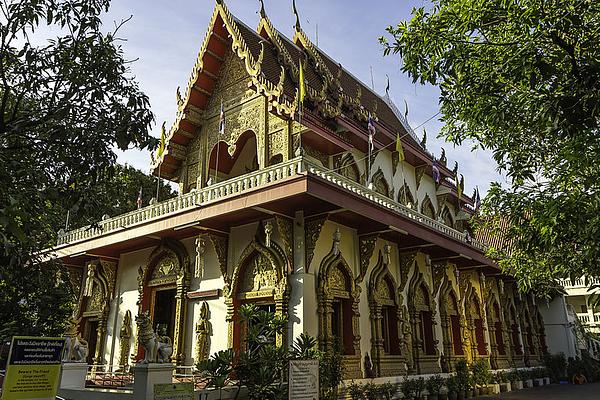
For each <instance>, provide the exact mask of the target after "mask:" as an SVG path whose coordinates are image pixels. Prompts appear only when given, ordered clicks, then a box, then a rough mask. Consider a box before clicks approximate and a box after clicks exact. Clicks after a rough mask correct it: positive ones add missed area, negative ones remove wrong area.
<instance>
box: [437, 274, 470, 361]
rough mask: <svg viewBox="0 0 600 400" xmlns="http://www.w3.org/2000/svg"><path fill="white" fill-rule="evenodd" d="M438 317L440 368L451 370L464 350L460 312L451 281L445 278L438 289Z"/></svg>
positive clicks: (461, 357)
mask: <svg viewBox="0 0 600 400" xmlns="http://www.w3.org/2000/svg"><path fill="white" fill-rule="evenodd" d="M439 304H440V317H441V321H442V334H443V347H444V355H443V357H444V363H443V364H445V365H442V370H444V369H445V370H447V371H446V372H451V371H453V369H454V365H455V364H456V362H457V361H458V360H460V359H463V358H464V355H465V351H464V347H463V340H462V330H461V323H462V322H461V313H460V312H459V308H458V300H457V298H456V292H455V291H454V289H453V288H452V282H451V281H450V280H449V279H447V278H446V279H445V281H444V283H443V284H442V288H441V290H440V302H439ZM442 372H444V371H442Z"/></svg>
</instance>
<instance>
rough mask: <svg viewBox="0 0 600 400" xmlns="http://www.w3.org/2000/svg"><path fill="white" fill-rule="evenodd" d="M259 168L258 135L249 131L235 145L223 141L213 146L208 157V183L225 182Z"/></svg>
mask: <svg viewBox="0 0 600 400" xmlns="http://www.w3.org/2000/svg"><path fill="white" fill-rule="evenodd" d="M258 168H259V163H258V152H257V146H256V135H255V134H254V132H253V131H251V130H248V131H246V132H244V133H242V134H241V135H240V137H239V138H238V139H237V141H236V142H235V144H233V145H229V144H228V143H227V142H225V141H223V140H221V141H219V142H217V143H216V144H215V145H214V146H213V148H212V149H211V151H210V156H209V157H208V168H207V171H208V176H207V177H206V181H210V182H212V183H217V182H223V181H226V180H228V179H231V178H235V177H237V176H240V175H244V174H247V173H249V172H253V171H257V170H258Z"/></svg>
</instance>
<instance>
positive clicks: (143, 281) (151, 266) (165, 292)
mask: <svg viewBox="0 0 600 400" xmlns="http://www.w3.org/2000/svg"><path fill="white" fill-rule="evenodd" d="M190 279H191V275H190V271H189V256H188V253H187V250H186V249H185V247H184V246H183V244H181V242H179V241H177V240H174V239H168V238H165V239H163V240H162V243H161V244H160V246H158V247H157V248H156V249H154V251H153V252H152V254H151V255H150V257H149V259H148V263H147V264H146V265H145V266H144V267H141V268H140V271H139V276H138V291H139V302H138V304H139V312H140V313H141V312H146V311H147V312H148V313H149V315H150V319H151V320H152V325H153V328H154V331H155V332H156V333H158V334H160V335H162V336H168V337H169V338H170V339H171V340H172V342H173V356H172V360H173V361H174V362H176V363H177V364H178V365H181V364H183V362H184V361H185V354H184V348H185V345H184V338H185V321H186V313H187V298H186V293H187V292H188V290H189V286H190ZM136 340H137V339H136ZM142 351H143V350H142V348H141V346H139V347H138V352H137V357H136V359H140V358H141V357H142V356H143V355H142Z"/></svg>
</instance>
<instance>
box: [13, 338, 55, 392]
mask: <svg viewBox="0 0 600 400" xmlns="http://www.w3.org/2000/svg"><path fill="white" fill-rule="evenodd" d="M64 346H65V339H64V338H44V337H31V336H15V337H13V339H12V343H11V345H10V352H9V354H8V364H7V367H6V376H5V377H4V384H3V386H2V399H3V400H21V399H36V400H45V399H49V400H54V399H55V398H56V392H57V391H58V385H59V384H60V368H61V360H62V353H63V349H64Z"/></svg>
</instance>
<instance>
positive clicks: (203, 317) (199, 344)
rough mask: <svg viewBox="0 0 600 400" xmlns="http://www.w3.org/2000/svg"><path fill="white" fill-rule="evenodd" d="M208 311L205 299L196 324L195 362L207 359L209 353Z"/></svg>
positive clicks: (209, 330)
mask: <svg viewBox="0 0 600 400" xmlns="http://www.w3.org/2000/svg"><path fill="white" fill-rule="evenodd" d="M210 335H211V327H210V311H209V308H208V303H207V302H206V301H205V302H203V303H202V307H201V308H200V319H199V320H198V323H197V324H196V362H200V361H204V360H207V359H208V357H209V353H210Z"/></svg>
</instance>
